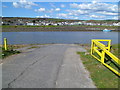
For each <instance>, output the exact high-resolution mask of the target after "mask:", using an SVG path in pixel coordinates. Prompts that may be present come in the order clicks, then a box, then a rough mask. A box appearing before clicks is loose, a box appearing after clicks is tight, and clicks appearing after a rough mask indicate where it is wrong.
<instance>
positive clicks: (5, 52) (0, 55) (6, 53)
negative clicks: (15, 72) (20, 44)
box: [0, 47, 20, 59]
mask: <svg viewBox="0 0 120 90" xmlns="http://www.w3.org/2000/svg"><path fill="white" fill-rule="evenodd" d="M18 53H20V51H17V50H13V49H8V50H4V48H2V47H0V58H1V59H4V58H6V57H8V56H10V55H13V54H18Z"/></svg>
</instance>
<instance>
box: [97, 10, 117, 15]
mask: <svg viewBox="0 0 120 90" xmlns="http://www.w3.org/2000/svg"><path fill="white" fill-rule="evenodd" d="M97 13H99V14H103V15H111V16H112V15H113V16H114V15H118V13H112V12H106V11H103V12H97Z"/></svg>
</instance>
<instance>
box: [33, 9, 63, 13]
mask: <svg viewBox="0 0 120 90" xmlns="http://www.w3.org/2000/svg"><path fill="white" fill-rule="evenodd" d="M60 10H61V9H60V8H55V9H53V8H51V9H45V8H39V9H35V10H34V11H35V12H45V13H53V12H58V11H60Z"/></svg>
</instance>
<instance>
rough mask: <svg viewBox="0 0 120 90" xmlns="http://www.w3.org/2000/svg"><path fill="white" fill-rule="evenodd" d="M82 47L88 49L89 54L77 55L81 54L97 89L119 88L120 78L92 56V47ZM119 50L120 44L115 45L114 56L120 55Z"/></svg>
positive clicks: (113, 46) (113, 48) (112, 49)
mask: <svg viewBox="0 0 120 90" xmlns="http://www.w3.org/2000/svg"><path fill="white" fill-rule="evenodd" d="M82 46H83V47H85V48H86V49H87V51H88V52H87V54H86V53H85V52H77V53H78V54H80V56H81V60H82V62H83V64H84V65H85V67H86V69H87V70H88V71H89V72H90V76H91V78H92V80H93V81H94V83H95V85H96V86H97V88H118V85H119V83H118V79H119V77H118V76H117V75H115V74H114V73H113V72H112V71H110V70H109V69H108V68H106V67H105V66H104V65H102V64H101V63H100V62H99V61H97V60H96V59H95V58H93V57H92V56H91V55H90V45H82ZM118 49H120V44H114V45H112V48H111V52H112V53H113V54H114V55H118V54H119V53H118ZM119 55H120V54H119Z"/></svg>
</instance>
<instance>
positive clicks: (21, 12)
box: [2, 0, 118, 20]
mask: <svg viewBox="0 0 120 90" xmlns="http://www.w3.org/2000/svg"><path fill="white" fill-rule="evenodd" d="M5 1H6V2H5ZM7 1H13V2H7ZM31 1H32V0H31ZM31 1H30V0H19V1H18V0H16V2H15V0H4V2H2V16H3V17H41V18H62V19H79V20H91V19H92V20H105V19H118V0H107V1H109V2H103V1H101V0H97V1H95V0H93V1H92V0H87V1H88V2H85V1H84V0H83V1H84V2H83V1H82V2H80V1H79V2H62V1H61V2H56V1H55V2H31ZM34 1H35V0H34ZM53 1H54V0H53ZM69 1H70V0H69ZM77 1H78V0H77ZM115 1H116V2H115Z"/></svg>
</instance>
